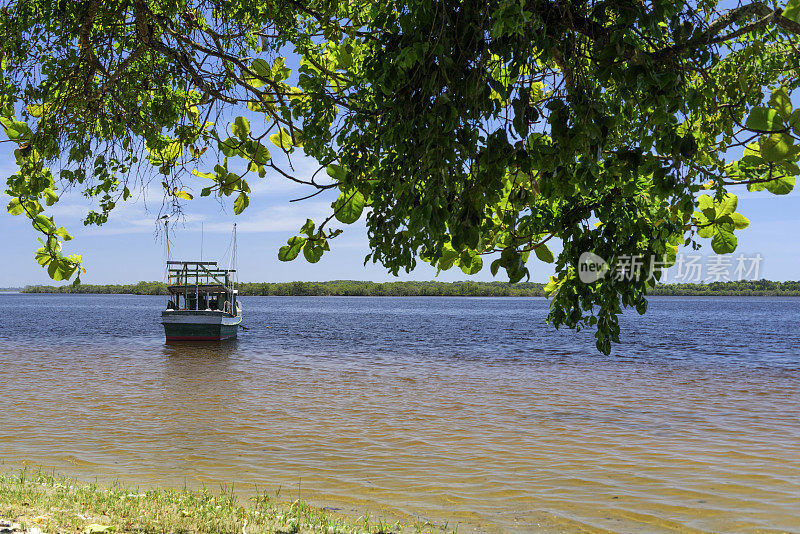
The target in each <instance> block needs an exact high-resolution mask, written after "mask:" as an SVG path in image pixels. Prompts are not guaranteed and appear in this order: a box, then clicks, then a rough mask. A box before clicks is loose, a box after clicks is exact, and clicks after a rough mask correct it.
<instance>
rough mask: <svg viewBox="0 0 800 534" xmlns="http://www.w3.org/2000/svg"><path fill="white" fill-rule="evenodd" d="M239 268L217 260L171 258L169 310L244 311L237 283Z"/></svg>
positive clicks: (229, 313)
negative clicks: (218, 264) (221, 265)
mask: <svg viewBox="0 0 800 534" xmlns="http://www.w3.org/2000/svg"><path fill="white" fill-rule="evenodd" d="M235 272H236V270H235V269H220V268H219V267H217V262H215V261H168V262H167V285H168V291H169V297H170V300H169V302H168V303H167V310H175V311H207V312H213V311H219V312H223V313H225V314H228V315H231V316H237V315H240V312H239V310H240V309H241V307H240V306H239V303H238V302H237V298H236V297H237V295H238V291H237V290H236V289H234V283H233V274H234V273H235Z"/></svg>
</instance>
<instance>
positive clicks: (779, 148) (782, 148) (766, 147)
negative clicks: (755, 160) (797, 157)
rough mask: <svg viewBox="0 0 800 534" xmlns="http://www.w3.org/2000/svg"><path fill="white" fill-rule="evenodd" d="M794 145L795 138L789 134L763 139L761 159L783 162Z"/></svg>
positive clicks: (774, 135)
mask: <svg viewBox="0 0 800 534" xmlns="http://www.w3.org/2000/svg"><path fill="white" fill-rule="evenodd" d="M792 144H794V138H793V137H792V136H791V135H788V134H783V133H781V134H772V135H770V136H769V137H762V138H761V141H760V145H761V157H762V158H764V160H766V161H772V162H776V161H781V160H783V159H786V157H788V156H789V154H790V152H791V150H792Z"/></svg>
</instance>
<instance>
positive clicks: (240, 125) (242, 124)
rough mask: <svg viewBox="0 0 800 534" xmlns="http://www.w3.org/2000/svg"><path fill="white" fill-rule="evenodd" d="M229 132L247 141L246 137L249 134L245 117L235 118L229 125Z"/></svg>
mask: <svg viewBox="0 0 800 534" xmlns="http://www.w3.org/2000/svg"><path fill="white" fill-rule="evenodd" d="M231 132H232V133H233V135H235V136H236V137H238V138H239V139H242V140H244V139H247V135H248V134H249V133H250V121H249V120H247V117H236V119H234V121H233V124H232V125H231Z"/></svg>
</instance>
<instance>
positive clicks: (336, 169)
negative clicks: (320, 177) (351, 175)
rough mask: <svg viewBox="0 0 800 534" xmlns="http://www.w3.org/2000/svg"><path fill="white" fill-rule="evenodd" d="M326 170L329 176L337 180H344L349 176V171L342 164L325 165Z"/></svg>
mask: <svg viewBox="0 0 800 534" xmlns="http://www.w3.org/2000/svg"><path fill="white" fill-rule="evenodd" d="M325 172H327V173H328V176H330V177H331V178H333V179H334V180H336V181H337V182H343V181H344V180H345V178H347V172H346V171H345V169H344V167H342V166H341V165H336V164H335V163H331V164H330V165H328V166H327V167H325Z"/></svg>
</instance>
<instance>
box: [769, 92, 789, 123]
mask: <svg viewBox="0 0 800 534" xmlns="http://www.w3.org/2000/svg"><path fill="white" fill-rule="evenodd" d="M769 105H770V106H771V107H772V109H774V110H775V111H777V112H778V114H779V115H780V116H781V118H782V119H784V120H786V119H788V118H789V116H790V115H791V114H792V101H791V99H790V98H789V92H788V91H787V90H786V88H785V87H778V88H777V89H775V90H774V91H773V92H772V96H771V97H770V99H769Z"/></svg>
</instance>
